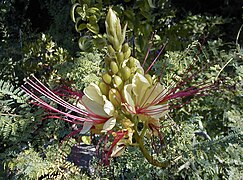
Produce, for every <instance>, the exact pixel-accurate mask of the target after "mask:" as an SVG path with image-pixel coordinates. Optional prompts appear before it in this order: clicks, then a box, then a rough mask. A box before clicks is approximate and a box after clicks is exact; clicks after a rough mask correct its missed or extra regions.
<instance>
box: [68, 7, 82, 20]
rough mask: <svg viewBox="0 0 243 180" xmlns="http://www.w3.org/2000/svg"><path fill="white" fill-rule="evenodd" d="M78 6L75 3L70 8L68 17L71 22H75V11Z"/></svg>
mask: <svg viewBox="0 0 243 180" xmlns="http://www.w3.org/2000/svg"><path fill="white" fill-rule="evenodd" d="M78 6H80V4H79V3H75V4H74V5H73V6H72V7H71V11H70V16H71V19H72V21H73V22H76V20H75V9H76V7H78Z"/></svg>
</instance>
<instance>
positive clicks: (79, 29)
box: [76, 23, 86, 32]
mask: <svg viewBox="0 0 243 180" xmlns="http://www.w3.org/2000/svg"><path fill="white" fill-rule="evenodd" d="M85 28H86V24H84V23H82V24H80V25H78V27H77V29H76V30H77V31H78V32H80V31H82V30H84V29H85Z"/></svg>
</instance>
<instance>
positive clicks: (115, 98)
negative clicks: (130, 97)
mask: <svg viewBox="0 0 243 180" xmlns="http://www.w3.org/2000/svg"><path fill="white" fill-rule="evenodd" d="M109 100H110V102H111V103H112V104H113V105H114V106H116V107H117V106H120V105H121V95H120V93H119V92H118V91H117V90H116V89H114V88H112V89H110V91H109Z"/></svg>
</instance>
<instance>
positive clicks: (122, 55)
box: [116, 52, 124, 64]
mask: <svg viewBox="0 0 243 180" xmlns="http://www.w3.org/2000/svg"><path fill="white" fill-rule="evenodd" d="M116 57H117V61H118V63H119V64H121V63H122V62H123V61H124V54H123V52H118V53H117V55H116Z"/></svg>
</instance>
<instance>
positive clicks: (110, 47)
mask: <svg viewBox="0 0 243 180" xmlns="http://www.w3.org/2000/svg"><path fill="white" fill-rule="evenodd" d="M108 53H109V55H110V56H114V55H115V53H116V51H115V50H114V49H113V47H112V46H111V45H108Z"/></svg>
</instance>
